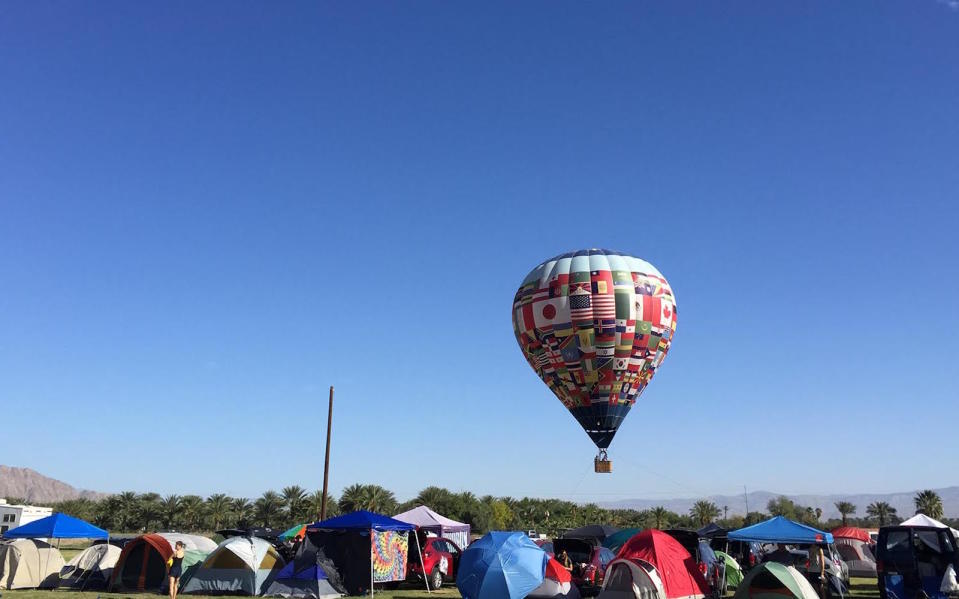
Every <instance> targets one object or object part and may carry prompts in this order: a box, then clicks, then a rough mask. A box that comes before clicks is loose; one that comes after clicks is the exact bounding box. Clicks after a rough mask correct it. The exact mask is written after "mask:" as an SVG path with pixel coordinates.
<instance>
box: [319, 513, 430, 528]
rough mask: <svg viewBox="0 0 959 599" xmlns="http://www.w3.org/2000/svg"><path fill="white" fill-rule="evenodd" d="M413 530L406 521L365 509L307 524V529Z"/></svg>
mask: <svg viewBox="0 0 959 599" xmlns="http://www.w3.org/2000/svg"><path fill="white" fill-rule="evenodd" d="M371 528H372V529H373V530H413V529H415V528H416V527H415V526H413V525H412V524H407V523H406V522H400V521H399V520H394V519H393V518H390V517H389V516H384V515H382V514H374V513H373V512H367V511H366V510H360V511H358V512H351V513H349V514H343V515H342V516H337V517H335V518H327V519H326V520H324V521H322V522H314V523H313V524H310V525H309V526H307V529H308V530H317V529H326V530H370V529H371Z"/></svg>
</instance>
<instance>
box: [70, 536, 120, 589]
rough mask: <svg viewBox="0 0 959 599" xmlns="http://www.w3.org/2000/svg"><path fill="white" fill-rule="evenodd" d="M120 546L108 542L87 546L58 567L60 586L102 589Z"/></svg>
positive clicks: (108, 578)
mask: <svg viewBox="0 0 959 599" xmlns="http://www.w3.org/2000/svg"><path fill="white" fill-rule="evenodd" d="M118 559H120V548H119V547H117V546H116V545H111V544H109V543H100V544H98V545H93V546H91V547H87V548H86V549H84V550H83V551H81V552H80V553H78V554H77V555H75V556H74V557H73V559H71V560H70V561H69V562H67V564H66V565H65V566H63V568H61V569H60V586H67V587H74V588H77V589H81V590H82V589H104V588H106V586H107V585H108V584H109V583H110V576H111V575H112V574H113V567H114V566H115V565H116V564H117V560H118Z"/></svg>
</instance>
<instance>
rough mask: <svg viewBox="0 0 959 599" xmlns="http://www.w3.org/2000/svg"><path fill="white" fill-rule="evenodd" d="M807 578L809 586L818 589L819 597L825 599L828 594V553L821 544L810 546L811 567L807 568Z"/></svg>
mask: <svg viewBox="0 0 959 599" xmlns="http://www.w3.org/2000/svg"><path fill="white" fill-rule="evenodd" d="M806 578H808V579H809V584H811V585H812V588H814V589H816V592H817V593H819V596H820V597H822V598H823V599H825V596H826V593H825V590H826V552H825V550H824V547H823V545H822V544H820V543H813V544H812V545H810V546H809V565H808V566H806Z"/></svg>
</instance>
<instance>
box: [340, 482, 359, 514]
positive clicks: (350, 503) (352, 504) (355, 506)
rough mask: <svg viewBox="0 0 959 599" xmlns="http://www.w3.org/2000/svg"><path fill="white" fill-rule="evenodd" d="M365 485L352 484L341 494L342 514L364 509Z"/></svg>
mask: <svg viewBox="0 0 959 599" xmlns="http://www.w3.org/2000/svg"><path fill="white" fill-rule="evenodd" d="M362 495H363V485H361V484H359V483H356V484H352V485H350V486H348V487H346V488H345V489H343V492H342V493H340V501H339V507H340V511H341V512H344V513H345V512H355V511H356V510H361V509H363V506H362V501H363V497H362Z"/></svg>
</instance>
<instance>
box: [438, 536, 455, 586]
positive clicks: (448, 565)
mask: <svg viewBox="0 0 959 599" xmlns="http://www.w3.org/2000/svg"><path fill="white" fill-rule="evenodd" d="M433 551H435V552H436V553H437V560H436V566H437V567H438V568H439V569H440V572H442V574H443V576H447V577H450V576H453V575H454V574H453V556H452V555H451V554H450V546H449V543H448V542H446V541H445V540H444V539H437V540H435V541H433Z"/></svg>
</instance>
